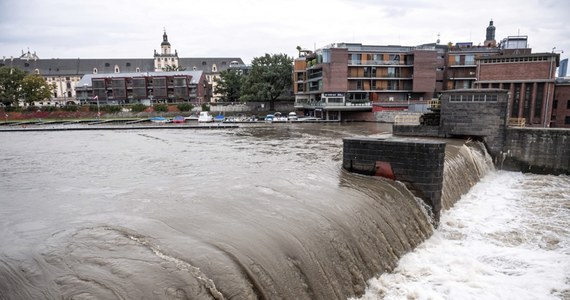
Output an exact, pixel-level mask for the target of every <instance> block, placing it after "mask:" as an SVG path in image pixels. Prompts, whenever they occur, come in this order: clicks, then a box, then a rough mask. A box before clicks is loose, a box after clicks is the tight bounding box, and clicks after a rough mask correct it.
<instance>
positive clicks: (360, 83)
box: [293, 43, 444, 119]
mask: <svg viewBox="0 0 570 300" xmlns="http://www.w3.org/2000/svg"><path fill="white" fill-rule="evenodd" d="M443 67H444V50H443V48H441V47H439V46H438V45H435V44H429V45H422V46H418V47H406V46H374V45H362V44H358V43H338V44H331V45H328V46H326V47H324V48H322V49H319V50H317V51H314V52H312V51H308V50H302V51H300V56H299V58H297V59H295V62H294V75H293V77H294V78H293V81H294V87H293V90H294V93H295V107H296V108H297V109H299V110H303V111H304V112H305V114H309V115H312V114H313V113H315V114H317V113H319V112H322V115H321V116H320V117H323V118H326V119H346V118H347V116H349V115H354V114H355V112H371V111H372V109H373V103H379V102H398V101H409V100H411V99H415V100H428V99H431V98H432V97H434V95H436V94H437V93H438V92H440V91H441V89H442V86H443V70H444V68H443ZM343 114H344V116H345V117H344V118H343ZM317 116H318V115H317Z"/></svg>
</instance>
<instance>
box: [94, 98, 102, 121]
mask: <svg viewBox="0 0 570 300" xmlns="http://www.w3.org/2000/svg"><path fill="white" fill-rule="evenodd" d="M95 100H97V120H99V118H100V117H101V109H100V108H99V95H95Z"/></svg>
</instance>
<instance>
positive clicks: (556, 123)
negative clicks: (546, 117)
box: [550, 77, 570, 128]
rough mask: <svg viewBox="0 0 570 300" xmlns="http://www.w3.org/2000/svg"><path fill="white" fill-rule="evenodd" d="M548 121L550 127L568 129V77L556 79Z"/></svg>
mask: <svg viewBox="0 0 570 300" xmlns="http://www.w3.org/2000/svg"><path fill="white" fill-rule="evenodd" d="M550 120H551V126H552V127H561V128H570V77H561V78H557V79H556V84H555V89H554V103H553V104H552V117H551V119H550Z"/></svg>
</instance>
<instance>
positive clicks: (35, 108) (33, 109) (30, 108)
mask: <svg viewBox="0 0 570 300" xmlns="http://www.w3.org/2000/svg"><path fill="white" fill-rule="evenodd" d="M39 110H40V108H39V107H37V106H33V105H30V106H28V107H26V111H28V112H36V111H39Z"/></svg>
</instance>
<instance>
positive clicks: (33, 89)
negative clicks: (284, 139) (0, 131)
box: [0, 54, 293, 110]
mask: <svg viewBox="0 0 570 300" xmlns="http://www.w3.org/2000/svg"><path fill="white" fill-rule="evenodd" d="M292 76H293V59H292V58H291V57H288V56H287V55H286V54H265V55H264V56H260V57H255V58H254V59H253V60H252V64H251V69H249V72H245V73H244V72H241V71H238V70H235V69H228V70H224V71H222V72H221V73H220V78H219V79H216V81H217V92H218V93H219V94H220V95H221V97H222V101H224V102H238V101H242V102H245V101H269V103H270V105H269V106H270V107H269V109H270V110H274V108H275V100H277V98H279V97H280V96H281V95H283V94H285V93H287V92H288V91H289V90H290V89H291V87H292V84H293V80H292ZM51 90H52V88H50V86H49V84H48V83H47V82H46V80H45V79H44V78H43V77H42V76H40V75H37V74H26V73H25V72H24V71H23V70H20V69H18V68H12V67H7V66H5V67H0V101H1V102H2V104H4V106H7V107H10V106H18V104H19V102H20V100H23V101H24V102H25V103H26V104H28V105H32V104H33V102H35V101H41V100H46V99H50V98H51V92H50V91H51Z"/></svg>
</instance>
